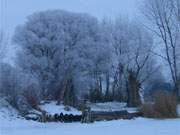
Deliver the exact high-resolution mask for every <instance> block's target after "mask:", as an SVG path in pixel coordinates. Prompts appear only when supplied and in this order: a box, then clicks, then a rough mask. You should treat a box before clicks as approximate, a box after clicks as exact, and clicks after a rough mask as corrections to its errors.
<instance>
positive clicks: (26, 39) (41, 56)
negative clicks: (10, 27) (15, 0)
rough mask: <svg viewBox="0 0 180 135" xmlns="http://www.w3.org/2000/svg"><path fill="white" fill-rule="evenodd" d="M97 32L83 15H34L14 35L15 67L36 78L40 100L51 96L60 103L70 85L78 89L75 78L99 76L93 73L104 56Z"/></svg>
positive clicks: (93, 20) (96, 26) (95, 25)
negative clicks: (39, 88) (17, 46)
mask: <svg viewBox="0 0 180 135" xmlns="http://www.w3.org/2000/svg"><path fill="white" fill-rule="evenodd" d="M99 30H100V28H99V24H98V21H97V19H96V18H94V17H91V16H89V15H87V14H79V13H71V12H66V11H61V10H54V11H44V12H38V13H35V14H33V15H31V16H29V17H28V21H27V22H26V23H25V24H24V25H22V26H19V27H18V28H17V30H16V33H15V35H14V41H15V42H16V44H17V45H19V46H20V47H21V50H20V51H19V52H18V58H17V61H18V65H19V66H20V67H22V68H23V69H24V70H26V71H28V72H29V73H31V74H33V75H34V76H36V77H37V78H38V80H39V83H40V86H41V87H42V88H41V90H42V94H43V97H46V98H47V97H48V98H52V97H49V96H54V95H55V96H57V97H56V98H58V99H60V100H62V99H63V97H64V94H65V93H66V91H68V90H67V89H68V88H69V86H70V85H73V84H72V83H74V82H76V83H75V85H77V87H78V86H79V85H78V82H80V81H81V80H80V79H78V78H87V74H89V73H91V75H92V74H93V76H94V75H95V73H96V75H97V72H99V71H95V70H100V69H98V66H99V64H100V63H99V62H100V61H101V59H102V58H103V57H104V56H105V55H102V52H103V48H102V45H103V44H102V42H101V41H102V39H101V34H100V33H99ZM102 64H103V63H102ZM102 67H103V66H102ZM99 68H100V67H99ZM85 75H86V77H84V76H85ZM90 78H91V77H90ZM96 79H97V78H96ZM98 79H99V78H98ZM88 80H89V79H88ZM69 83H71V84H69ZM74 87H75V88H76V86H74ZM81 89H83V88H81Z"/></svg>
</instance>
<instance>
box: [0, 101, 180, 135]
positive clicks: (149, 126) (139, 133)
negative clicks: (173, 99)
mask: <svg viewBox="0 0 180 135" xmlns="http://www.w3.org/2000/svg"><path fill="white" fill-rule="evenodd" d="M51 104H52V103H51ZM46 107H47V106H46ZM47 108H48V109H50V108H51V107H50V106H49V107H47ZM47 108H45V109H47ZM52 110H53V109H52ZM58 111H59V110H58ZM52 112H54V110H53V111H52ZM17 116H18V113H17V111H16V110H15V109H13V108H11V107H9V105H8V104H6V103H4V105H3V106H1V107H0V135H180V119H166V120H154V119H146V118H136V119H134V120H116V121H103V122H95V123H92V124H81V123H38V122H34V121H27V120H25V119H22V118H17Z"/></svg>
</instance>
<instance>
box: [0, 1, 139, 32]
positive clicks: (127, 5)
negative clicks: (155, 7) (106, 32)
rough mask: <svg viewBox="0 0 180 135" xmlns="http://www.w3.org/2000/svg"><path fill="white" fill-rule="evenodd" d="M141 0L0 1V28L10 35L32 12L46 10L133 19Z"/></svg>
mask: <svg viewBox="0 0 180 135" xmlns="http://www.w3.org/2000/svg"><path fill="white" fill-rule="evenodd" d="M141 1H142V0H0V12H1V13H0V23H1V25H0V28H2V27H3V28H4V29H6V31H8V32H9V33H10V34H12V32H13V31H14V28H15V27H16V26H17V25H18V24H22V23H24V21H25V20H26V17H27V16H28V15H30V14H32V13H33V12H36V11H42V10H48V9H64V10H68V11H73V12H85V13H89V14H91V15H93V16H96V17H98V18H99V19H101V18H104V17H111V18H114V17H117V16H119V15H124V16H128V17H129V18H134V17H135V16H136V15H137V14H138V12H139V10H138V7H139V6H138V5H139V4H140V3H141Z"/></svg>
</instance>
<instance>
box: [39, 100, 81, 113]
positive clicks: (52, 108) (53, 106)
mask: <svg viewBox="0 0 180 135" xmlns="http://www.w3.org/2000/svg"><path fill="white" fill-rule="evenodd" d="M65 107H66V106H64V105H57V103H56V102H50V103H46V104H44V105H40V108H41V109H42V110H44V111H46V112H47V113H48V114H51V115H54V114H60V113H63V114H73V115H81V114H82V112H81V111H78V110H77V109H75V108H73V107H70V106H68V108H69V109H70V110H69V111H66V110H65Z"/></svg>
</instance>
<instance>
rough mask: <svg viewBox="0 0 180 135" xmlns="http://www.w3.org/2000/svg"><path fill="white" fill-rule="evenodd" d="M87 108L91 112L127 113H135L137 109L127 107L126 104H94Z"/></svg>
mask: <svg viewBox="0 0 180 135" xmlns="http://www.w3.org/2000/svg"><path fill="white" fill-rule="evenodd" d="M89 106H90V108H91V110H92V111H104V112H113V111H122V110H127V111H128V112H129V113H134V112H137V108H135V107H131V108H130V107H127V104H126V103H123V102H106V103H95V104H90V105H89Z"/></svg>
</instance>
